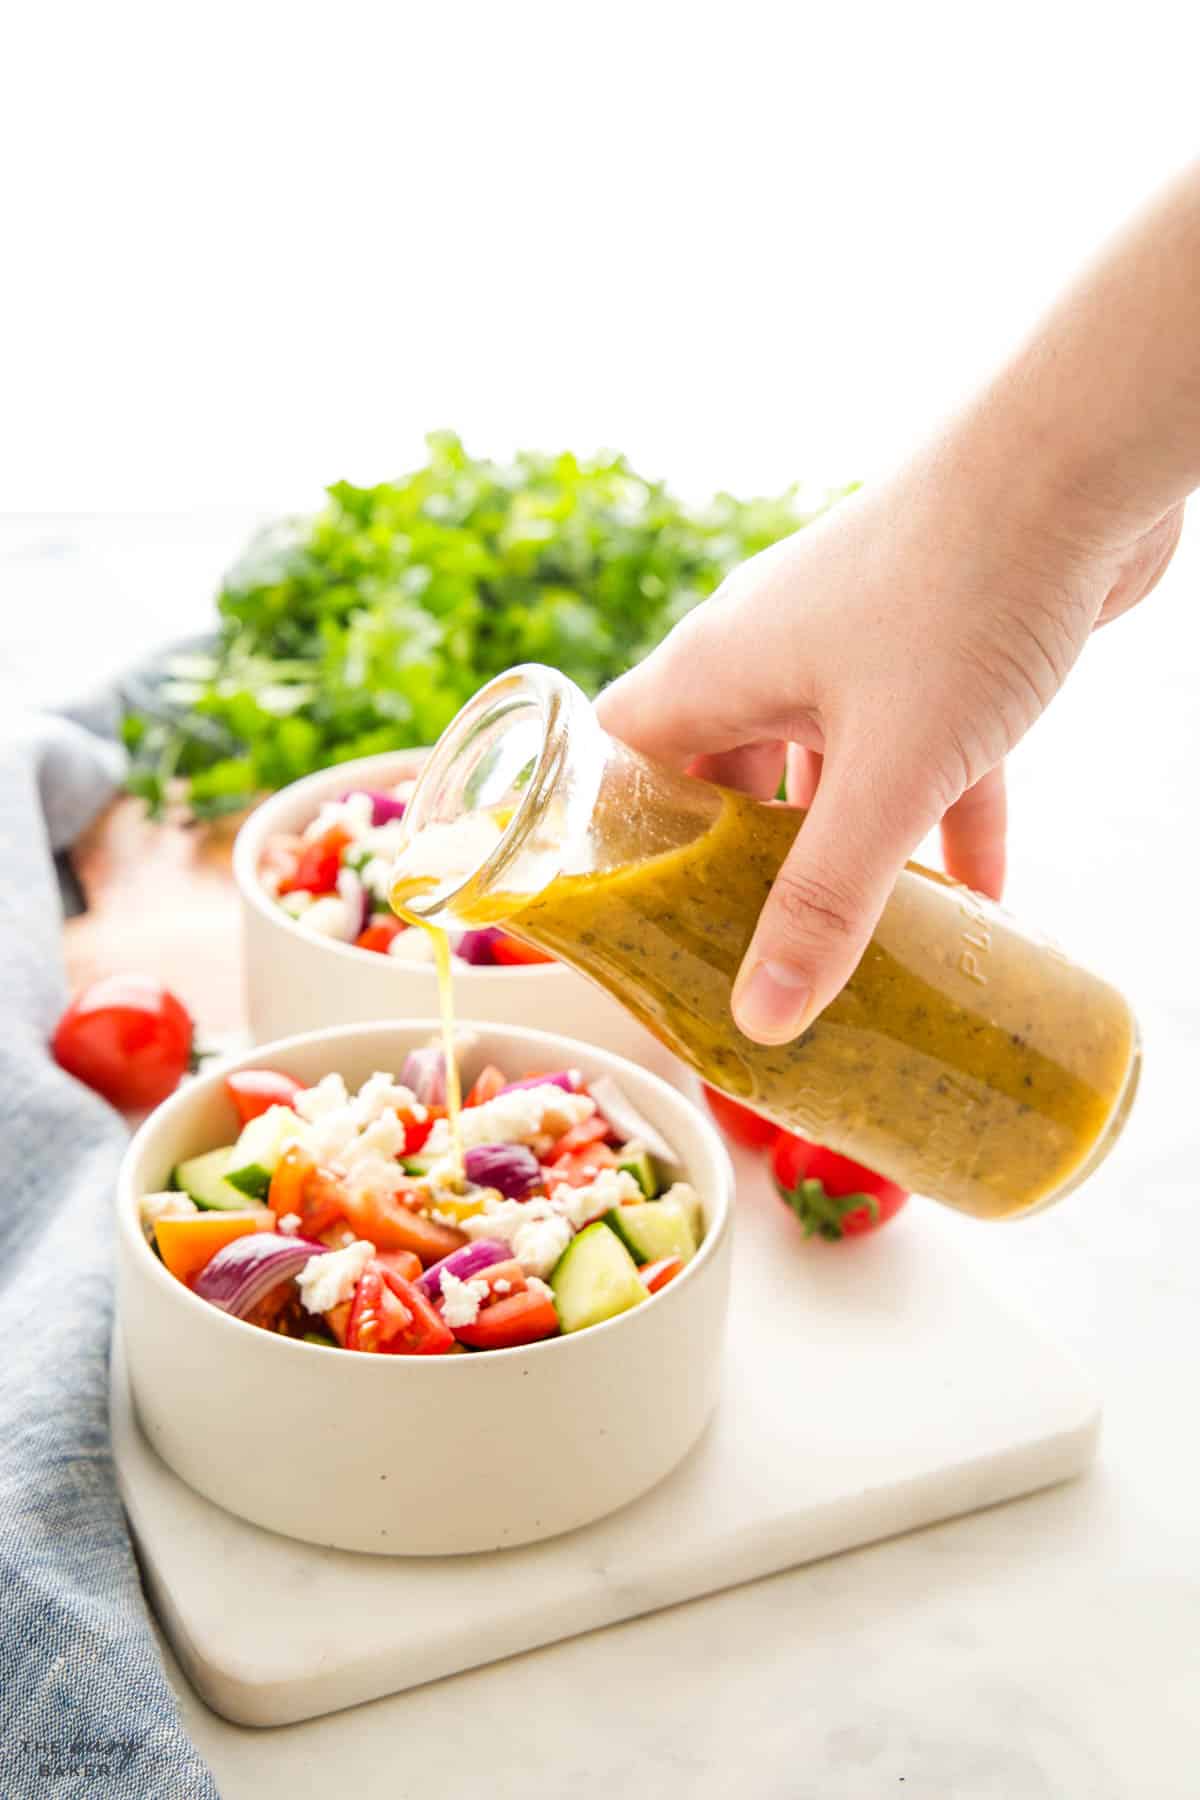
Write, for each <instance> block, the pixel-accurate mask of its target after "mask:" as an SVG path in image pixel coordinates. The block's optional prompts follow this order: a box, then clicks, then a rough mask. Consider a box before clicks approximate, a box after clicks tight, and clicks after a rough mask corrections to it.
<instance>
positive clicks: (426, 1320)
mask: <svg viewBox="0 0 1200 1800" xmlns="http://www.w3.org/2000/svg"><path fill="white" fill-rule="evenodd" d="M383 1285H384V1290H385V1292H384V1308H385V1318H384V1338H383V1343H382V1345H381V1348H382V1349H383V1350H386V1351H387V1353H388V1355H389V1356H443V1355H445V1353H446V1351H447V1350H449V1349H450V1347H451V1345H452V1344H453V1343H454V1333H453V1332H452V1331H451V1330H450V1327H449V1326H448V1325H447V1324H446V1321H445V1320H444V1319H443V1318H442V1315H441V1313H440V1312H438V1310H437V1308H436V1307H435V1306H434V1304H433V1302H432V1300H427V1299H426V1297H425V1295H424V1294H423V1293H422V1292H421V1290H420V1288H419V1287H414V1286H413V1284H412V1282H411V1281H405V1280H404V1279H403V1278H402V1277H401V1276H399V1275H395V1274H393V1273H392V1271H391V1269H388V1268H386V1267H385V1268H384V1269H383ZM389 1291H390V1295H391V1298H392V1299H393V1300H395V1302H396V1303H397V1305H399V1307H400V1308H401V1310H402V1311H403V1312H404V1313H405V1314H406V1315H407V1316H406V1318H405V1319H404V1321H403V1322H402V1323H401V1324H399V1325H397V1326H396V1327H395V1329H393V1330H389V1329H388V1328H387V1327H388V1315H387V1302H388V1293H389ZM393 1316H395V1315H393Z"/></svg>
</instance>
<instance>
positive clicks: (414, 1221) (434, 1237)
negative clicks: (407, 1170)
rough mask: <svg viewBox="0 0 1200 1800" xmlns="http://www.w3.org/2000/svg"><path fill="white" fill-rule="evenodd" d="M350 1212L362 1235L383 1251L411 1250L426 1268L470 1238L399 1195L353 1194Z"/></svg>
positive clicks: (348, 1209) (348, 1208)
mask: <svg viewBox="0 0 1200 1800" xmlns="http://www.w3.org/2000/svg"><path fill="white" fill-rule="evenodd" d="M346 1212H347V1217H348V1218H349V1219H350V1222H351V1224H352V1225H353V1226H354V1229H355V1231H356V1232H357V1233H358V1235H359V1237H364V1238H369V1239H370V1240H371V1242H372V1243H373V1244H374V1245H375V1246H376V1248H377V1249H380V1250H411V1251H412V1252H413V1253H414V1254H415V1255H416V1256H419V1257H420V1259H421V1262H422V1263H423V1264H424V1265H425V1266H426V1267H428V1266H429V1264H430V1263H435V1262H440V1260H441V1259H442V1257H443V1256H449V1254H450V1252H451V1251H452V1250H457V1249H458V1248H459V1246H460V1245H461V1244H463V1243H465V1241H466V1240H465V1238H464V1237H463V1234H462V1232H461V1231H457V1230H456V1229H455V1228H454V1227H453V1226H452V1225H439V1223H438V1221H437V1220H436V1219H427V1218H425V1217H424V1215H423V1214H422V1213H419V1212H414V1211H413V1210H412V1208H411V1207H408V1206H405V1205H404V1203H403V1201H402V1199H401V1198H400V1197H399V1196H398V1195H395V1194H385V1195H378V1194H370V1193H362V1194H355V1195H351V1196H349V1197H348V1198H347V1201H346Z"/></svg>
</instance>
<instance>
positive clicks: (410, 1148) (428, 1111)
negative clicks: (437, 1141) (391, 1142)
mask: <svg viewBox="0 0 1200 1800" xmlns="http://www.w3.org/2000/svg"><path fill="white" fill-rule="evenodd" d="M445 1116H446V1109H445V1107H444V1106H427V1107H426V1108H425V1117H424V1118H423V1119H418V1117H417V1115H416V1113H414V1111H413V1110H412V1108H411V1106H398V1107H397V1108H396V1117H397V1118H398V1119H399V1121H400V1123H401V1124H402V1125H403V1127H404V1154H405V1156H415V1155H416V1154H417V1151H418V1150H422V1149H424V1147H425V1140H426V1138H427V1137H428V1136H429V1134H430V1132H431V1131H432V1130H433V1128H434V1126H435V1125H436V1124H437V1122H438V1120H439V1119H444V1118H445Z"/></svg>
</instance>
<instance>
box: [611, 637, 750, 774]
mask: <svg viewBox="0 0 1200 1800" xmlns="http://www.w3.org/2000/svg"><path fill="white" fill-rule="evenodd" d="M701 610H702V611H703V610H704V609H701ZM716 660H717V661H718V662H719V658H717V659H716ZM713 662H714V657H713V653H712V646H711V643H710V641H709V633H708V631H707V630H706V629H704V628H701V627H700V626H699V624H698V621H697V620H696V618H695V615H693V616H692V618H689V619H685V620H684V621H683V623H682V624H681V625H677V626H676V627H675V630H674V631H673V632H672V633H671V635H670V637H668V638H667V639H665V641H664V642H663V643H661V644H660V645H659V646H658V649H657V650H655V651H653V652H652V653H651V654H650V655H649V656H648V657H647V658H646V659H645V661H644V662H640V663H639V664H638V665H637V667H636V668H634V669H630V671H629V673H628V674H627V675H622V676H621V678H620V680H619V681H614V682H613V684H612V686H611V687H608V688H605V690H604V692H603V693H602V694H601V695H600V697H599V699H598V700H597V701H596V716H597V717H598V719H599V720H600V723H601V725H603V727H604V729H605V731H607V732H611V734H612V736H613V737H615V738H620V739H621V741H622V743H625V744H632V745H633V747H634V749H635V750H640V751H641V752H642V753H643V755H645V756H653V757H657V758H658V759H659V761H661V762H667V763H672V764H673V765H674V766H675V767H677V768H681V767H683V765H684V764H685V763H688V762H690V761H691V760H692V758H694V757H695V756H696V755H697V753H698V752H700V751H711V752H716V753H721V752H724V751H727V750H738V749H740V748H741V746H742V745H744V744H745V742H746V740H747V738H748V737H749V736H750V735H751V734H750V733H749V732H748V731H747V730H746V727H745V724H744V723H741V722H740V721H739V720H738V718H737V716H736V714H734V713H732V712H730V713H729V714H728V715H726V714H725V712H724V708H723V702H724V701H725V700H727V698H728V695H729V681H728V678H726V679H725V680H724V681H722V680H721V679H719V678H718V677H717V675H716V674H715V672H714V668H713Z"/></svg>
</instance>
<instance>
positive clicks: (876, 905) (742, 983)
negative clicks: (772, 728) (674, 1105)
mask: <svg viewBox="0 0 1200 1800" xmlns="http://www.w3.org/2000/svg"><path fill="white" fill-rule="evenodd" d="M920 767H921V765H920V764H919V763H918V764H916V765H915V769H920ZM905 774H906V771H904V770H903V769H897V768H896V767H895V766H894V764H893V766H891V767H890V768H888V767H881V766H880V765H879V764H878V762H872V761H870V760H868V759H867V757H865V756H864V755H863V753H862V751H861V749H860V747H859V746H857V745H851V744H845V745H842V746H839V747H837V749H836V750H832V751H830V750H827V752H826V755H825V762H824V767H823V769H822V771H821V778H820V781H819V783H818V786H817V792H816V797H815V798H814V800H813V804H812V807H811V809H810V811H809V812H808V813H807V815H806V816H805V820H804V823H803V825H802V826H801V827H800V830H799V831H798V832H797V834H796V841H795V843H794V845H793V846H792V849H791V851H790V853H789V855H788V857H787V859H786V861H785V862H784V863H783V864H782V866H781V867H780V870H779V873H778V875H777V876H776V878H775V884H774V886H773V887H772V889H771V892H770V895H769V897H768V899H767V903H766V905H765V906H764V907H763V910H762V915H761V917H760V918H759V921H758V927H757V929H756V931H755V933H754V937H753V939H752V940H751V943H750V948H749V949H748V950H747V952H746V955H745V958H744V960H743V962H742V967H741V970H740V972H739V974H738V978H737V981H736V982H735V984H734V989H733V1013H734V1018H735V1020H736V1022H737V1024H738V1026H739V1027H740V1029H741V1030H742V1031H743V1032H745V1034H746V1036H747V1037H749V1038H753V1039H754V1040H755V1041H756V1042H758V1043H762V1044H786V1043H788V1042H790V1041H791V1039H792V1038H795V1037H799V1035H800V1033H801V1032H802V1031H804V1030H805V1029H806V1028H807V1027H808V1026H809V1025H810V1024H811V1023H812V1021H813V1019H814V1018H816V1016H817V1014H818V1013H819V1012H820V1011H821V1010H822V1008H824V1007H826V1006H828V1004H829V1002H830V1001H831V1000H832V999H833V998H834V997H835V995H837V994H838V993H839V992H840V991H841V989H842V988H843V987H844V986H845V984H846V982H847V981H848V980H849V979H850V977H851V975H852V974H853V973H854V970H855V969H856V968H857V966H858V962H859V959H860V957H861V956H862V953H863V951H864V950H865V949H866V947H867V943H868V941H869V939H870V936H871V933H872V932H873V931H874V929H875V926H876V925H877V924H878V922H879V915H880V913H881V912H882V911H883V909H884V907H885V905H886V904H887V901H888V897H889V895H890V894H891V891H892V888H893V887H894V886H895V883H896V877H897V876H898V875H899V873H900V870H901V869H902V868H903V866H904V863H905V862H906V861H907V859H908V857H909V856H910V855H911V854H912V852H913V850H914V849H915V848H916V846H917V845H918V844H919V843H920V841H921V839H922V838H923V837H924V836H925V833H926V832H927V831H928V830H929V829H930V827H931V826H932V825H933V824H934V823H935V822H936V820H937V819H938V817H939V816H940V814H941V811H942V809H943V806H944V802H942V803H941V804H939V802H938V801H937V799H936V798H935V797H934V796H933V795H932V794H931V793H930V792H929V791H928V784H927V782H926V781H925V780H924V779H922V777H921V776H920V775H919V774H917V773H915V772H911V773H909V778H908V780H907V781H906V780H905Z"/></svg>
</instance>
